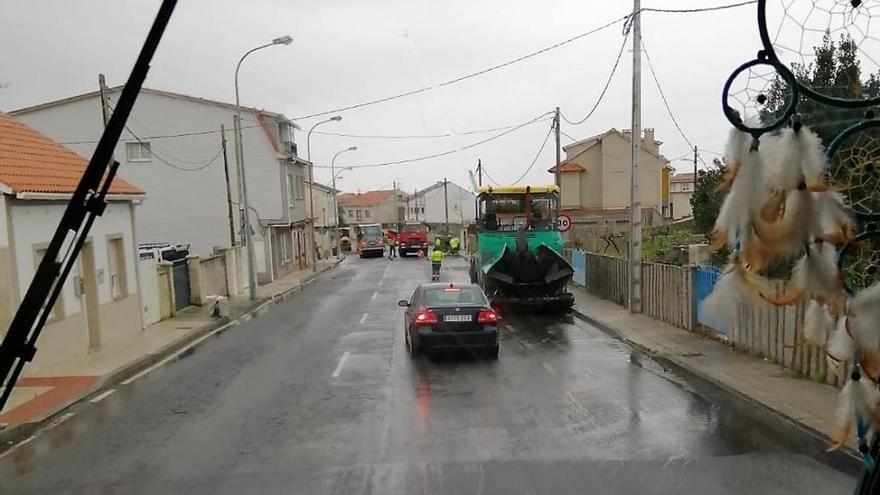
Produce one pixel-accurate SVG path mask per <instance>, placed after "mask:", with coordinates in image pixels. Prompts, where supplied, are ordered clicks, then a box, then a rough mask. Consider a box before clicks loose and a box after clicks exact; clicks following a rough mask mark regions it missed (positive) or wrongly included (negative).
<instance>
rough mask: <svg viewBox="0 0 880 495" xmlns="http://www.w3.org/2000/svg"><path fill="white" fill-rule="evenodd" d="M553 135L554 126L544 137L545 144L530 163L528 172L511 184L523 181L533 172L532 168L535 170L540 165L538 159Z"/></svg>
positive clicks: (542, 144)
mask: <svg viewBox="0 0 880 495" xmlns="http://www.w3.org/2000/svg"><path fill="white" fill-rule="evenodd" d="M551 134H553V127H552V126H551V127H550V130H548V131H547V135H546V136H545V137H544V142H543V143H541V147H540V148H538V153H537V154H535V158H534V159H532V163H530V164H529V166H528V168H526V170H525V171H524V172H523V173H522V175H520V176H519V178H518V179H516V180H515V181H513V182H511V184H517V183H519V181H521V180H523V179H524V178H525V177H526V175H527V174H528V173H529V172H531V171H532V168H534V167H535V164H536V163H538V158H540V157H541V153H543V152H544V147H546V146H547V141H549V140H550V135H551Z"/></svg>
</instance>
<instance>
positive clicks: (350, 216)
mask: <svg viewBox="0 0 880 495" xmlns="http://www.w3.org/2000/svg"><path fill="white" fill-rule="evenodd" d="M352 217H354V210H348V218H352Z"/></svg>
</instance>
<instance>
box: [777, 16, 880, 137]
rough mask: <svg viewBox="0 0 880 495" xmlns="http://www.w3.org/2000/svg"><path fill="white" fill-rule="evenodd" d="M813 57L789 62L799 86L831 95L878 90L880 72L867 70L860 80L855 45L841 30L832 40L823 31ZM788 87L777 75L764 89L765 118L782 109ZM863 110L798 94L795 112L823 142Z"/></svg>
mask: <svg viewBox="0 0 880 495" xmlns="http://www.w3.org/2000/svg"><path fill="white" fill-rule="evenodd" d="M813 52H814V54H815V60H814V61H813V62H811V63H810V64H808V65H804V64H801V63H792V64H791V71H792V73H793V74H794V76H795V79H797V80H798V81H799V82H800V83H801V84H802V85H803V86H805V87H807V88H810V89H812V90H813V91H815V92H817V93H820V94H823V95H826V96H832V97H835V98H844V99H859V98H864V97H866V96H868V97H875V96H877V95H878V94H880V75H878V74H870V75H869V76H868V78H867V80H865V81H862V70H861V65H860V63H859V58H858V45H857V44H856V42H855V41H854V40H853V39H852V37H850V36H849V34H847V33H844V34H842V35H841V36H840V39H839V40H838V41H837V42H836V43H835V42H834V40H833V39H832V38H831V34H830V33H828V32H826V33H825V35H824V36H823V37H822V45H821V46H816V47H813ZM789 95H790V89H789V88H788V85H787V84H786V83H785V81H784V80H783V79H782V78H781V77H779V76H777V77H776V78H775V79H774V80H773V82H772V83H771V84H770V87H769V88H767V91H766V94H765V96H766V98H767V100H766V104H765V105H764V108H763V110H762V111H761V118H762V120H764V121H765V122H770V121H773V120H776V119H777V118H778V117H779V116H780V115H781V114H782V112H784V111H785V106H786V101H787V100H788V98H789ZM863 112H864V110H860V109H847V108H838V107H834V106H831V105H827V104H825V103H820V102H816V101H813V100H811V99H810V98H807V97H806V96H805V95H803V94H801V95H800V98H799V101H798V105H797V115H798V117H799V118H800V119H801V121H802V122H803V123H804V124H806V125H808V126H810V128H811V129H813V131H814V132H815V133H816V134H817V135H818V136H819V137H820V138H821V139H822V143H823V144H825V145H826V146H827V145H828V144H829V143H830V142H831V141H832V140H833V139H834V137H835V136H837V135H838V134H839V133H840V131H842V130H843V129H845V128H846V127H848V126H849V125H851V124H853V123H854V122H856V121H858V120H859V119H860V118H861V117H862V114H863Z"/></svg>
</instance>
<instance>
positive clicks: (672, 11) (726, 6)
mask: <svg viewBox="0 0 880 495" xmlns="http://www.w3.org/2000/svg"><path fill="white" fill-rule="evenodd" d="M755 3H758V0H748V1H746V2H739V3H728V4H724V5H715V6H713V7H700V8H695V9H656V8H651V7H644V8H641V9H639V12H659V13H661V14H696V13H700V12H713V11H716V10H727V9H734V8H736V7H742V6H744V5H752V4H755Z"/></svg>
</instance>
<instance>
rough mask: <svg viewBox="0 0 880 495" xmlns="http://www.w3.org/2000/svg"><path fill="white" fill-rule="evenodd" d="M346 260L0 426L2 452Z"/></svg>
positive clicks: (272, 303) (289, 293)
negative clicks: (39, 411)
mask: <svg viewBox="0 0 880 495" xmlns="http://www.w3.org/2000/svg"><path fill="white" fill-rule="evenodd" d="M343 261H345V258H343V259H341V260H336V261H335V262H334V263H332V264H330V265H329V266H326V267H324V268H322V269H321V270H319V271H317V272H315V273H312V274H311V275H309V276H307V277H305V278H304V279H303V280H302V281H300V282H299V283H298V284H296V285H294V286H291V287H289V288H287V289H285V290H284V291H282V292H279V293H277V294H273V295H271V296H266V297H263V298H260V299H258V300H256V301H254V302H252V303H251V304H249V305H248V306H246V307H245V308H244V309H243V310H242V311H241V313H239V314H237V315H235V316H234V317H227V318H219V319H217V320H213V321H211V322H210V323H207V324H205V325H202V326H200V327H199V328H196V329H193V330H192V331H191V332H190V333H188V334H186V335H183V336H181V337H179V338H178V339H176V340H174V341H171V342H169V343H167V344H166V345H164V346H163V347H162V348H161V349H159V350H158V351H156V352H153V353H150V354H146V355H144V356H141V357H139V358H136V359H134V360H133V361H131V362H129V363H127V364H125V365H123V366H121V367H120V368H118V369H116V370H113V371H111V372H110V373H108V374H106V375H103V376H102V377H100V379H98V381H97V382H95V384H94V385H93V386H92V387H90V388H89V389H88V390H86V391H85V392H83V393H81V394H79V395H77V396H75V397H72V398H71V399H69V400H67V401H66V402H64V403H63V404H62V405H61V406H60V407H58V408H57V409H55V410H54V411H52V412H50V413H48V414H47V415H46V416H44V417H42V418H40V419H37V420H36V421H32V422H29V423H20V424H18V425H15V426H10V427H8V428H6V429H3V430H0V454H3V453H5V452H7V451H9V450H11V449H14V448H15V446H16V445H17V444H18V443H19V442H21V441H22V440H24V439H25V438H27V437H29V436H31V435H34V434H36V433H38V432H39V431H40V430H43V429H45V428H46V427H51V426H52V424H53V423H56V420H58V419H59V418H60V417H61V416H62V415H63V414H64V413H66V412H67V411H68V410H69V409H70V408H72V407H74V406H77V405H79V404H80V403H82V402H84V401H85V400H87V399H90V398H92V397H96V396H98V395H100V394H101V393H103V392H104V391H106V390H107V389H109V388H111V387H114V386H116V385H118V384H119V383H121V382H122V381H124V380H126V379H128V378H130V377H132V376H135V375H136V374H137V373H139V372H141V371H143V370H146V369H148V368H150V367H151V366H153V365H155V364H157V363H159V362H161V361H162V360H163V359H165V358H167V357H168V356H170V355H173V354H174V353H176V352H179V351H181V350H184V349H186V348H187V347H189V346H191V345H193V343H195V342H197V341H199V340H200V339H202V338H203V337H205V336H206V335H208V334H210V333H211V332H214V331H216V330H218V329H220V328H223V327H231V326H233V325H232V324H233V323H236V322H239V321H245V320H247V319H250V318H251V317H252V316H253V315H254V314H256V313H258V312H260V311H261V310H263V309H264V308H266V307H268V306H273V305H275V304H278V303H279V302H282V301H286V300H287V299H289V298H290V297H291V296H292V295H293V294H295V293H298V292H302V290H303V288H304V287H305V286H307V285H309V284H311V283H312V282H314V281H315V280H316V279H317V278H318V277H319V276H320V275H323V274H324V273H326V272H328V271H330V270H333V269H335V268H336V267H337V266H339V265H340V264H341V263H342V262H343ZM200 343H201V342H198V343H197V344H196V345H198V344H200Z"/></svg>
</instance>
